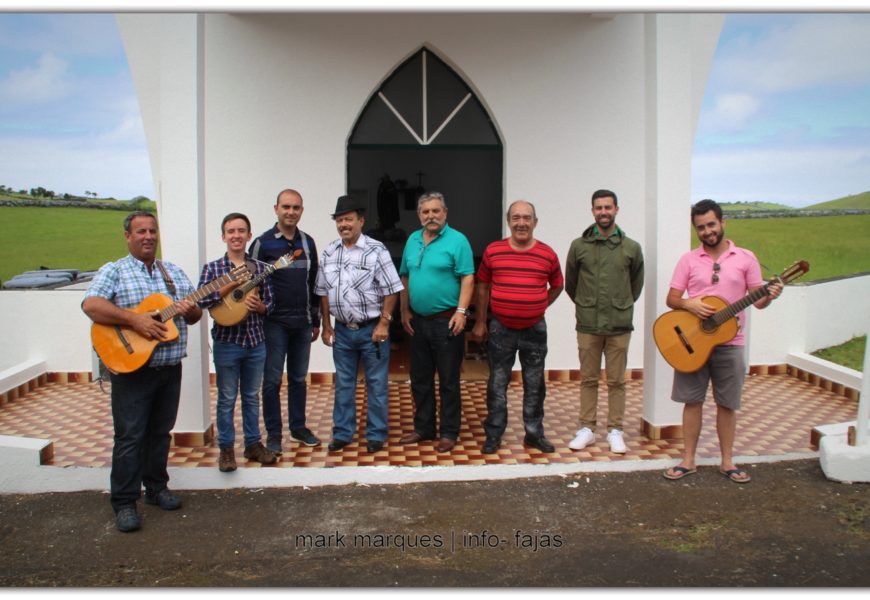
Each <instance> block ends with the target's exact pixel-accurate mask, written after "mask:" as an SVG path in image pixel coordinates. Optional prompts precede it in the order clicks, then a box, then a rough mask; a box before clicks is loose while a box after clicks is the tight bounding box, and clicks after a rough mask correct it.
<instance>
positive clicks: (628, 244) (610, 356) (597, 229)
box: [565, 190, 643, 454]
mask: <svg viewBox="0 0 870 600" xmlns="http://www.w3.org/2000/svg"><path fill="white" fill-rule="evenodd" d="M618 212H619V205H618V204H617V199H616V194H615V193H613V192H611V191H610V190H598V191H596V192H595V193H594V194H592V216H593V217H594V218H595V224H594V225H591V226H590V227H589V228H588V229H586V231H584V232H583V235H582V236H580V237H579V238H577V239H576V240H574V241H573V242H572V243H571V248H570V250H568V259H567V260H566V261H565V292H566V293H567V294H568V296H569V297H570V298H571V300H572V302H574V304H575V305H576V306H575V314H576V316H577V327H576V329H577V346H578V347H579V349H580V375H581V378H582V381H581V382H580V429H579V430H577V434H576V437H575V438H574V439H573V440H571V442H570V443H569V444H568V447H570V448H571V449H573V450H582V449H583V448H585V447H586V446H587V445H589V444H591V443H592V442H594V441H595V426H596V416H597V414H598V377H599V374H600V373H601V355H602V354H603V355H604V362H605V371H606V373H607V406H608V410H607V429H608V430H609V433H608V434H607V441H608V443H609V444H610V451H611V452H613V453H615V454H624V453H625V451H626V446H625V441H624V440H623V437H622V435H623V434H622V419H623V416H624V414H625V367H626V363H627V359H628V342H629V339H630V338H631V331H632V330H633V329H634V325H633V324H632V319H633V317H634V303H635V302H636V301H637V299H638V298H639V297H640V292H641V290H642V289H643V253H642V251H641V248H640V244H638V243H637V242H635V241H634V240H632V239H630V238H629V237H628V236H626V235H625V232H624V231H622V230H621V229H620V228H619V227H617V226H616V214H617V213H618Z"/></svg>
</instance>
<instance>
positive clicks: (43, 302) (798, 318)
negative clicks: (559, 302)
mask: <svg viewBox="0 0 870 600" xmlns="http://www.w3.org/2000/svg"><path fill="white" fill-rule="evenodd" d="M83 296H84V292H83V291H82V290H63V289H60V290H27V291H12V290H3V291H2V292H0V330H2V331H3V349H2V355H0V370H3V369H6V368H8V367H11V366H13V365H16V364H19V363H23V362H25V361H30V360H41V361H45V364H46V369H47V370H48V371H50V372H87V371H90V370H91V366H92V365H91V356H92V351H91V344H90V325H91V322H90V320H89V319H88V318H87V317H86V316H85V314H84V313H83V312H82V311H81V308H80V306H81V302H82V298H83ZM868 297H870V275H863V276H860V277H850V278H846V279H838V280H834V281H826V282H823V283H812V284H804V285H791V286H788V287H787V288H786V290H785V293H784V294H783V296H782V298H780V299H779V300H777V301H776V302H774V303H773V304H771V305H770V306H769V307H768V308H766V309H764V310H756V309H749V315H750V330H749V361H750V364H753V365H768V364H782V363H784V362H785V361H786V355H787V354H788V353H789V352H813V351H815V350H818V349H819V348H824V347H827V346H833V345H836V344H840V343H842V342H845V341H847V340H849V339H851V338H852V337H855V336H860V335H864V334H866V333H867V332H868V331H870V311H868V310H867V300H866V298H868ZM638 345H640V344H638ZM210 366H212V369H213V365H210Z"/></svg>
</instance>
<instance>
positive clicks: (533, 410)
mask: <svg viewBox="0 0 870 600" xmlns="http://www.w3.org/2000/svg"><path fill="white" fill-rule="evenodd" d="M517 352H519V354H520V367H521V368H522V375H523V424H524V425H525V429H526V434H527V435H529V436H531V437H535V438H540V437H543V436H544V397H545V396H546V395H547V387H546V383H545V382H544V359H545V358H546V357H547V323H546V321H544V319H541V320H540V321H538V322H537V323H535V324H534V325H532V326H531V327H527V328H526V329H511V328H509V327H505V326H504V325H502V324H501V322H499V320H498V319H496V318H494V317H493V319H492V320H490V323H489V345H488V356H489V382H488V383H487V386H486V408H487V415H486V421H485V422H484V424H483V428H484V430H486V436H487V437H491V438H497V439H501V436H502V435H503V434H504V432H505V429H506V428H507V417H508V411H507V388H508V384H509V383H510V380H511V368H512V367H513V366H514V359H515V358H516V355H517Z"/></svg>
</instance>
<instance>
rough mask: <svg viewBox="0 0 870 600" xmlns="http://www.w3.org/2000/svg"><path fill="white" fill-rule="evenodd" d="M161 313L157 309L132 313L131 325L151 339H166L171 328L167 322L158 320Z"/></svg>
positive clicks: (137, 331)
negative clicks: (167, 325)
mask: <svg viewBox="0 0 870 600" xmlns="http://www.w3.org/2000/svg"><path fill="white" fill-rule="evenodd" d="M158 314H159V313H158V312H157V311H156V310H155V311H152V312H147V313H130V327H132V328H133V330H134V331H135V332H136V333H138V334H139V335H141V336H142V337H144V338H146V339H149V340H165V339H166V335H167V333H168V332H169V329H168V328H167V327H166V324H165V323H163V322H161V321H158V320H157V319H156V318H155V317H157V315H158Z"/></svg>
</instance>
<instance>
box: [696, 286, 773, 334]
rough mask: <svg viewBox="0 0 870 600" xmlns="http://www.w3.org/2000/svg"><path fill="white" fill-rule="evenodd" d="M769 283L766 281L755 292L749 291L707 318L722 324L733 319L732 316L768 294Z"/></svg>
mask: <svg viewBox="0 0 870 600" xmlns="http://www.w3.org/2000/svg"><path fill="white" fill-rule="evenodd" d="M768 285H769V284H766V283H765V284H764V285H763V286H761V287H760V288H758V289H757V290H755V291H754V292H749V293H748V294H746V295H745V296H744V297H743V298H741V299H740V300H738V301H737V302H734V303H733V304H729V305H728V306H726V307H725V308H723V309H722V310H720V311H718V312H717V313H715V314H713V315H712V316H710V317H708V318H707V320H708V321H713V322H715V324H716V325H721V324H722V323H724V322H725V321H727V320H728V319H731V318H733V317H735V316H737V314H738V313H740V312H741V311H743V310H744V309H746V308H747V307H749V306H751V305H752V304H755V303H756V302H758V301H759V300H761V299H762V298H764V297H765V296H767V286H768Z"/></svg>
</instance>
